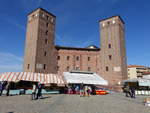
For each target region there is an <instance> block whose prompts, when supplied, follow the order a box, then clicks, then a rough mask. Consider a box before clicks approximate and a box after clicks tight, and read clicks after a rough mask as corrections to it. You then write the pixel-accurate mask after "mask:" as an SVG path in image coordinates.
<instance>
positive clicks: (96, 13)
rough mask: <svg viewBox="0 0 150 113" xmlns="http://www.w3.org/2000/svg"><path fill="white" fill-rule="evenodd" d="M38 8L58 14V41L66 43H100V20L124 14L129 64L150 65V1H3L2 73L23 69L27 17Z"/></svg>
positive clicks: (0, 21)
mask: <svg viewBox="0 0 150 113" xmlns="http://www.w3.org/2000/svg"><path fill="white" fill-rule="evenodd" d="M37 7H42V8H44V9H46V10H47V11H49V12H51V13H53V14H54V15H56V17H57V23H56V33H55V36H56V44H57V45H62V46H74V47H86V46H88V45H91V44H94V45H96V46H99V45H100V44H99V42H100V41H99V25H98V21H99V20H100V19H104V18H107V17H111V16H113V15H120V16H121V17H122V18H123V20H124V21H125V27H126V34H125V37H126V48H127V49H126V51H127V60H128V64H138V65H146V66H150V61H149V58H150V53H149V51H150V46H149V42H150V38H149V37H150V29H149V26H150V13H149V11H150V1H149V0H1V2H0V72H4V71H22V63H23V56H24V44H25V34H26V21H27V18H26V16H27V14H28V13H29V12H31V11H32V10H34V9H35V8H37Z"/></svg>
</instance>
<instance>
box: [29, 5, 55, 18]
mask: <svg viewBox="0 0 150 113" xmlns="http://www.w3.org/2000/svg"><path fill="white" fill-rule="evenodd" d="M38 9H40V10H42V11H44V12H46V13H48V14H49V15H52V16H54V17H56V16H55V15H54V14H52V13H50V12H48V11H46V10H45V9H43V8H41V7H39V8H36V9H35V10H33V11H31V12H30V13H28V15H30V14H32V13H33V12H35V11H36V10H38Z"/></svg>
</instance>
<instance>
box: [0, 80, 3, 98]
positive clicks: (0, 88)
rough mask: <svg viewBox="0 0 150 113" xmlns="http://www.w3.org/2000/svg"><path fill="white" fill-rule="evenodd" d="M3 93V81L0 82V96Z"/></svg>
mask: <svg viewBox="0 0 150 113" xmlns="http://www.w3.org/2000/svg"><path fill="white" fill-rule="evenodd" d="M2 93H3V82H0V96H1V95H2Z"/></svg>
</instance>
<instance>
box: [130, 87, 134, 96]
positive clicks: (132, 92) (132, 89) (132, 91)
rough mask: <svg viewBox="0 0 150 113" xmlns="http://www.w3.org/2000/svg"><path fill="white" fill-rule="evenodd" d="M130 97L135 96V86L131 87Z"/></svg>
mask: <svg viewBox="0 0 150 113" xmlns="http://www.w3.org/2000/svg"><path fill="white" fill-rule="evenodd" d="M131 98H135V88H134V87H132V88H131Z"/></svg>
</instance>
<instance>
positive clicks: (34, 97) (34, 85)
mask: <svg viewBox="0 0 150 113" xmlns="http://www.w3.org/2000/svg"><path fill="white" fill-rule="evenodd" d="M36 91H37V86H36V84H33V87H32V100H35V99H36Z"/></svg>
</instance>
